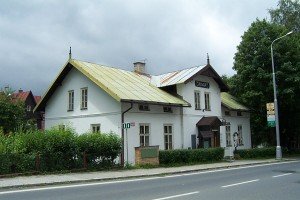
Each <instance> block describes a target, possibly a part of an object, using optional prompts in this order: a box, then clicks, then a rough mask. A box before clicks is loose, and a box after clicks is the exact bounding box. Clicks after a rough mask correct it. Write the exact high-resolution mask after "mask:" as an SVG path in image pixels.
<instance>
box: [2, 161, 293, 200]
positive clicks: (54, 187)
mask: <svg viewBox="0 0 300 200" xmlns="http://www.w3.org/2000/svg"><path fill="white" fill-rule="evenodd" d="M294 162H299V161H287V162H279V163H268V164H257V165H251V166H244V167H239V166H232V167H230V168H227V169H217V170H209V171H200V172H194V173H188V172H186V173H184V174H175V175H169V176H154V177H148V178H138V179H126V180H117V181H106V182H97V183H82V184H75V185H61V186H52V187H51V186H49V187H41V188H32V189H23V190H9V191H3V192H0V195H2V194H13V193H21V192H33V191H42V190H55V189H64V188H75V187H87V186H97V185H105V184H116V183H126V182H135V181H147V180H155V179H162V178H174V177H181V176H192V175H198V174H208V173H214V172H222V171H231V170H237V169H247V168H253V167H262V166H269V165H280V164H286V163H294ZM57 184H59V183H57Z"/></svg>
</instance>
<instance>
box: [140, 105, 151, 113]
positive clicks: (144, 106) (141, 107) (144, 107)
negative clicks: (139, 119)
mask: <svg viewBox="0 0 300 200" xmlns="http://www.w3.org/2000/svg"><path fill="white" fill-rule="evenodd" d="M139 110H140V111H150V106H149V105H148V104H139Z"/></svg>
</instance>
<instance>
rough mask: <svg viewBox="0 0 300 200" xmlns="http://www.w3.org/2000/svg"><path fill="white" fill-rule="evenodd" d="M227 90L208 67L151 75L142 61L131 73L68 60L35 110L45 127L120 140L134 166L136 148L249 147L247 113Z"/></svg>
mask: <svg viewBox="0 0 300 200" xmlns="http://www.w3.org/2000/svg"><path fill="white" fill-rule="evenodd" d="M227 91H228V87H227V86H226V84H224V82H223V81H222V79H221V78H220V76H219V75H218V74H217V73H216V72H215V70H214V69H213V68H212V66H210V64H209V62H208V64H207V65H206V66H197V67H192V68H188V69H185V70H179V71H176V72H171V73H167V74H162V75H159V76H151V75H149V74H147V73H145V64H144V63H141V62H138V63H135V65H134V71H133V72H129V71H124V70H120V69H117V68H111V67H106V66H103V65H97V64H93V63H88V62H82V61H78V60H74V59H70V60H69V61H68V62H67V63H66V65H65V66H64V67H63V69H62V71H61V72H60V73H59V75H58V77H57V78H56V79H55V81H54V83H53V84H52V85H51V86H50V87H49V89H48V91H47V92H46V94H45V95H44V97H43V98H42V100H41V102H40V103H39V104H38V105H37V107H36V108H35V110H36V111H44V112H45V128H46V129H49V128H51V127H55V126H61V127H64V126H70V127H72V128H74V129H75V131H76V132H77V133H79V134H81V133H86V132H102V133H109V132H113V133H116V134H118V135H120V137H122V140H123V142H124V150H123V154H122V158H123V160H124V161H128V162H129V163H135V155H134V148H135V147H139V146H154V145H158V146H159V148H160V149H162V150H163V149H165V150H170V149H181V148H185V149H187V148H191V149H193V148H209V147H233V146H234V144H236V146H237V145H239V146H238V147H237V148H251V134H250V114H249V111H248V109H247V108H246V107H244V106H242V105H241V104H239V103H238V102H237V101H236V100H235V99H234V98H233V97H232V98H231V96H228V95H229V94H228V93H226V92H227ZM228 102H229V103H228ZM228 112H229V114H228ZM124 123H129V124H130V125H131V126H130V128H128V129H123V124H124ZM125 152H126V153H125ZM127 155H128V157H127Z"/></svg>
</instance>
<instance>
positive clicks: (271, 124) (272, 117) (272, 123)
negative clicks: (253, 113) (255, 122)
mask: <svg viewBox="0 0 300 200" xmlns="http://www.w3.org/2000/svg"><path fill="white" fill-rule="evenodd" d="M267 121H268V126H269V127H275V125H276V123H275V115H268V116H267Z"/></svg>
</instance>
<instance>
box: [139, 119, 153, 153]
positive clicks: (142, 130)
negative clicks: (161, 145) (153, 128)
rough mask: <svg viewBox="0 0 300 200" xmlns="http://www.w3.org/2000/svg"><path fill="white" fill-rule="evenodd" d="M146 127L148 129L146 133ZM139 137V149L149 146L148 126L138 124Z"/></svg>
mask: <svg viewBox="0 0 300 200" xmlns="http://www.w3.org/2000/svg"><path fill="white" fill-rule="evenodd" d="M146 127H148V133H147V128H146ZM139 137H140V146H141V147H147V146H149V145H150V124H146V123H143V124H139Z"/></svg>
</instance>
